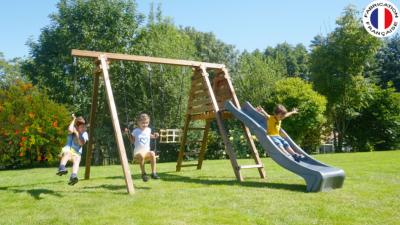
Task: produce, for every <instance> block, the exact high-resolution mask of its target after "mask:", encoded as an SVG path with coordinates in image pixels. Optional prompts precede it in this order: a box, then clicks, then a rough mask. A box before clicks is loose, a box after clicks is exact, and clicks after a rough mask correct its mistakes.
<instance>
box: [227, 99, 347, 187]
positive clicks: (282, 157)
mask: <svg viewBox="0 0 400 225" xmlns="http://www.w3.org/2000/svg"><path fill="white" fill-rule="evenodd" d="M225 109H227V110H228V111H229V112H231V113H232V114H233V115H234V117H236V118H237V119H239V120H240V121H241V122H242V123H244V125H246V126H247V127H248V128H249V129H250V131H251V132H252V133H253V134H255V135H256V137H257V139H258V141H259V142H260V144H261V146H262V147H263V148H264V149H265V150H266V152H267V153H268V155H269V156H270V157H271V158H272V159H273V160H274V161H275V162H276V163H278V164H279V165H280V166H282V167H283V168H285V169H287V170H289V171H291V172H293V173H295V174H297V175H299V176H301V177H302V178H303V179H304V180H305V182H306V184H307V188H306V191H307V192H318V191H328V190H331V189H336V188H341V187H342V185H343V182H344V178H345V173H344V171H343V170H342V169H339V168H335V167H331V166H328V165H326V164H324V163H321V162H319V161H317V160H315V159H314V158H312V157H311V156H309V155H308V154H307V153H306V152H304V151H303V150H302V149H301V148H300V147H299V146H298V145H296V143H294V142H293V140H292V139H291V138H290V137H289V135H287V134H286V132H285V131H284V130H283V129H281V136H282V137H284V138H285V140H286V141H287V142H288V143H289V144H290V146H291V147H292V148H293V150H294V151H296V152H298V153H301V154H303V155H304V156H305V157H304V158H303V159H301V160H300V162H296V161H295V160H294V159H293V158H292V157H291V156H290V155H289V156H288V155H286V154H284V153H282V152H281V151H280V150H279V148H278V147H277V146H276V145H275V143H274V142H273V141H272V140H271V138H270V136H268V135H267V133H266V127H267V126H266V118H265V117H264V116H263V115H261V114H260V113H259V112H257V110H256V109H255V108H254V107H253V106H252V105H251V104H250V103H249V102H246V103H245V104H243V106H242V109H238V108H236V107H235V106H234V105H233V103H232V102H231V101H226V102H225Z"/></svg>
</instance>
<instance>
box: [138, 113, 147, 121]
mask: <svg viewBox="0 0 400 225" xmlns="http://www.w3.org/2000/svg"><path fill="white" fill-rule="evenodd" d="M146 120H150V116H149V115H147V114H146V113H141V114H140V115H139V116H138V117H137V119H136V122H140V121H146Z"/></svg>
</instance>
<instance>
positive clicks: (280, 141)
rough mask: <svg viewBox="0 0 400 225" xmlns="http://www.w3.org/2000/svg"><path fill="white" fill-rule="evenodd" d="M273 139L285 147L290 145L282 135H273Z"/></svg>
mask: <svg viewBox="0 0 400 225" xmlns="http://www.w3.org/2000/svg"><path fill="white" fill-rule="evenodd" d="M271 139H272V141H273V142H274V143H275V144H276V145H277V146H278V147H281V148H282V147H283V148H285V149H286V148H288V147H290V145H289V143H288V142H287V141H286V140H285V139H283V138H282V137H281V136H271Z"/></svg>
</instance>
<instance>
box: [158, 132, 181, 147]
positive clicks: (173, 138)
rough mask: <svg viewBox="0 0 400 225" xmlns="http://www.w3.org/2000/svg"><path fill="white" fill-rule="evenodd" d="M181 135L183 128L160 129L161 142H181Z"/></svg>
mask: <svg viewBox="0 0 400 225" xmlns="http://www.w3.org/2000/svg"><path fill="white" fill-rule="evenodd" d="M181 135H182V130H181V129H160V143H166V144H171V143H180V142H181Z"/></svg>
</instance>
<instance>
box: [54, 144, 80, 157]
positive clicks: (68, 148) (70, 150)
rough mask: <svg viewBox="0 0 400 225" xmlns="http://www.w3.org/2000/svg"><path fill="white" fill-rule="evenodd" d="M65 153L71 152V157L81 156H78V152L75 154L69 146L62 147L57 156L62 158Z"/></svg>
mask: <svg viewBox="0 0 400 225" xmlns="http://www.w3.org/2000/svg"><path fill="white" fill-rule="evenodd" d="M67 152H71V154H72V156H81V154H79V152H77V151H76V150H75V149H74V148H72V147H71V146H68V145H66V146H64V147H63V148H62V149H61V153H60V154H59V156H63V155H64V153H67Z"/></svg>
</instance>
